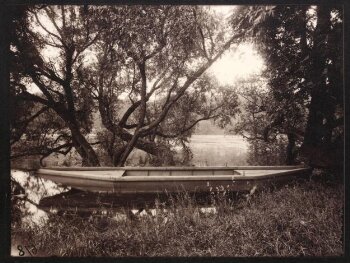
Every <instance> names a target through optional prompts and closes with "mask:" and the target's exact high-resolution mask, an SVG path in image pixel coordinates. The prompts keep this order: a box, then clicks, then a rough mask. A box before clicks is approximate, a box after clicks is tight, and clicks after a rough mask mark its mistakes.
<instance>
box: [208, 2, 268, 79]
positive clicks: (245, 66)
mask: <svg viewBox="0 0 350 263" xmlns="http://www.w3.org/2000/svg"><path fill="white" fill-rule="evenodd" d="M234 8H235V6H232V5H231V6H230V5H216V6H215V5H214V6H211V9H213V10H214V11H215V12H217V13H218V14H219V15H220V16H221V17H222V18H223V20H226V19H228V17H229V15H230V14H231V13H232V11H233V9H234ZM263 68H264V60H263V59H262V57H261V56H260V55H259V54H258V52H257V50H256V49H255V47H254V45H253V44H252V43H243V44H240V45H239V46H238V47H237V48H231V49H230V50H228V51H227V52H225V53H224V54H223V56H222V57H221V58H220V59H219V60H217V61H216V62H215V63H214V64H213V65H212V66H211V67H210V69H209V70H208V71H209V72H210V73H211V74H213V75H214V76H215V77H216V78H217V80H218V81H219V83H220V84H221V85H230V84H234V83H235V81H236V80H238V79H239V78H246V77H248V76H249V75H252V74H258V73H260V72H261V71H262V70H263Z"/></svg>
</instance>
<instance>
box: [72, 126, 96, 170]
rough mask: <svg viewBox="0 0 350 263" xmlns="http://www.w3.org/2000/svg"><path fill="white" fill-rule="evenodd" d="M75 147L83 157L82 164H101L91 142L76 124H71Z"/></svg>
mask: <svg viewBox="0 0 350 263" xmlns="http://www.w3.org/2000/svg"><path fill="white" fill-rule="evenodd" d="M69 129H70V131H71V133H72V138H73V143H74V145H75V149H76V150H77V152H78V153H79V155H80V156H81V158H82V166H100V162H99V160H98V157H97V155H96V153H95V150H94V149H93V148H92V146H91V145H90V143H89V142H88V141H87V140H86V139H85V137H84V136H83V135H82V134H81V132H80V130H79V129H78V128H77V127H76V126H75V125H69Z"/></svg>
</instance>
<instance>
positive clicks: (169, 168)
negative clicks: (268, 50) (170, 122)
mask: <svg viewBox="0 0 350 263" xmlns="http://www.w3.org/2000/svg"><path fill="white" fill-rule="evenodd" d="M298 168H309V167H308V166H305V165H281V166H193V167H191V166H180V167H178V166H164V167H163V166H160V167H152V166H144V167H133V166H124V167H110V166H104V167H103V166H100V167H79V166H73V167H60V166H51V167H42V168H40V169H46V170H56V171H117V170H125V171H206V170H208V171H209V170H215V171H218V170H293V169H298ZM40 169H39V170H40Z"/></svg>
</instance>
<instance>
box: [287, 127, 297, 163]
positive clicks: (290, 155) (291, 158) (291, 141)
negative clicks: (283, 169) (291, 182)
mask: <svg viewBox="0 0 350 263" xmlns="http://www.w3.org/2000/svg"><path fill="white" fill-rule="evenodd" d="M287 137H288V145H287V148H286V155H287V156H286V164H287V165H293V164H295V154H294V147H295V135H294V134H293V133H288V134H287Z"/></svg>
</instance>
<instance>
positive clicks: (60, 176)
mask: <svg viewBox="0 0 350 263" xmlns="http://www.w3.org/2000/svg"><path fill="white" fill-rule="evenodd" d="M309 173H310V169H309V168H307V167H300V166H298V167H296V166H278V167H276V166H274V167H243V166H242V167H196V168H195V167H190V168H184V167H182V168H181V167H180V168H179V167H157V168H154V167H152V168H151V167H149V168H134V167H123V168H50V169H39V170H38V171H37V175H39V176H41V177H43V178H45V179H49V180H52V181H54V182H56V183H58V184H61V185H64V186H70V187H72V188H76V189H80V190H83V191H89V192H101V193H113V194H117V195H122V194H158V193H164V192H168V193H176V192H190V193H204V192H206V193H207V192H217V191H233V192H235V191H237V192H243V191H250V190H251V189H252V188H253V187H261V186H264V185H266V184H278V183H285V182H287V181H290V180H291V179H293V178H299V177H304V176H306V175H307V174H309Z"/></svg>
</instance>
